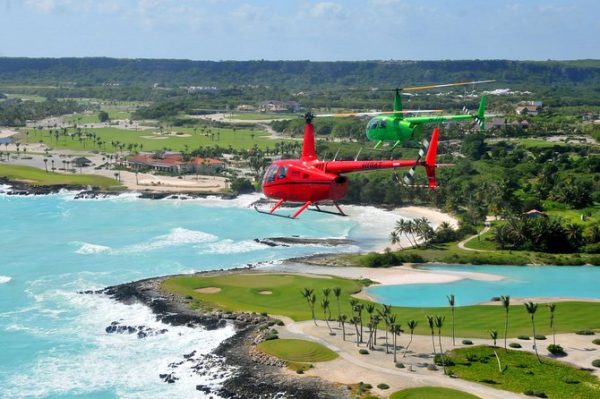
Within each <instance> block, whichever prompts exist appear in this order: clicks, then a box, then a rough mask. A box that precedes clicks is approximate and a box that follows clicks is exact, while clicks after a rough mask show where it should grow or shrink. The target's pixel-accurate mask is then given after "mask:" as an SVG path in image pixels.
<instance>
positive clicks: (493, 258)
mask: <svg viewBox="0 0 600 399" xmlns="http://www.w3.org/2000/svg"><path fill="white" fill-rule="evenodd" d="M488 236H489V235H488ZM475 240H476V239H475ZM457 244H458V243H457V242H450V243H444V244H435V245H430V246H428V247H423V248H410V249H404V250H402V251H401V252H400V253H401V254H404V255H406V256H408V255H410V254H415V255H419V256H420V257H421V258H423V260H424V262H433V263H448V264H473V265H531V264H537V265H571V266H576V265H584V264H592V265H598V264H600V256H599V255H593V254H579V253H571V254H551V253H546V252H533V251H512V250H491V251H490V252H474V251H467V250H463V249H460V248H458V245H457ZM478 244H481V246H482V249H483V248H485V249H492V245H491V244H492V243H489V242H488V243H486V242H484V241H483V239H482V241H481V242H480V243H478ZM467 247H471V248H473V247H475V248H477V246H476V245H475V246H473V244H471V242H469V243H467ZM367 256H368V255H340V257H341V258H343V259H344V260H345V261H347V262H348V263H350V264H353V265H358V266H367V264H366V263H365V262H366V260H367Z"/></svg>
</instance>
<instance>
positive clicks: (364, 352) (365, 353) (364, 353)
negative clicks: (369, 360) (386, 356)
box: [358, 349, 369, 355]
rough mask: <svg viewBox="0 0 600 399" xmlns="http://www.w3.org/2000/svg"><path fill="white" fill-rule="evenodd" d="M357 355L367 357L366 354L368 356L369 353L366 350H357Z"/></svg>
mask: <svg viewBox="0 0 600 399" xmlns="http://www.w3.org/2000/svg"><path fill="white" fill-rule="evenodd" d="M358 353H360V354H361V355H368V354H369V351H368V350H366V349H359V350H358Z"/></svg>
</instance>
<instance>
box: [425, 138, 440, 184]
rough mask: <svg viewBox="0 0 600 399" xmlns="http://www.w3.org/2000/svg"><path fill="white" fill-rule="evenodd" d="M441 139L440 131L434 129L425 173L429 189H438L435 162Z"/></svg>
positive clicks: (426, 159) (426, 158)
mask: <svg viewBox="0 0 600 399" xmlns="http://www.w3.org/2000/svg"><path fill="white" fill-rule="evenodd" d="M439 139H440V129H439V128H437V127H436V128H435V129H433V134H432V135H431V144H429V148H428V149H427V155H425V172H426V173H427V180H428V184H429V188H436V187H437V180H436V179H435V168H436V167H437V165H436V163H435V160H436V157H437V148H438V141H439Z"/></svg>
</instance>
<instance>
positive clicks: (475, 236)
mask: <svg viewBox="0 0 600 399" xmlns="http://www.w3.org/2000/svg"><path fill="white" fill-rule="evenodd" d="M490 227H491V226H490V224H489V223H488V222H486V223H485V227H484V228H483V230H481V231H480V232H479V233H477V234H475V235H474V236H471V237H469V238H466V239H464V240H462V241H461V242H459V243H458V247H459V248H460V249H464V250H465V251H473V252H490V251H488V250H486V249H475V248H467V247H465V244H466V243H468V242H469V241H471V240H473V239H475V238H477V237H480V236H482V235H484V234H485V233H487V232H488V231H490Z"/></svg>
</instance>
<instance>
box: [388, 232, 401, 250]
mask: <svg viewBox="0 0 600 399" xmlns="http://www.w3.org/2000/svg"><path fill="white" fill-rule="evenodd" d="M390 243H391V244H392V245H396V244H398V245H399V246H400V249H402V245H401V244H400V236H399V235H398V233H397V232H396V230H394V231H392V232H391V233H390Z"/></svg>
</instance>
